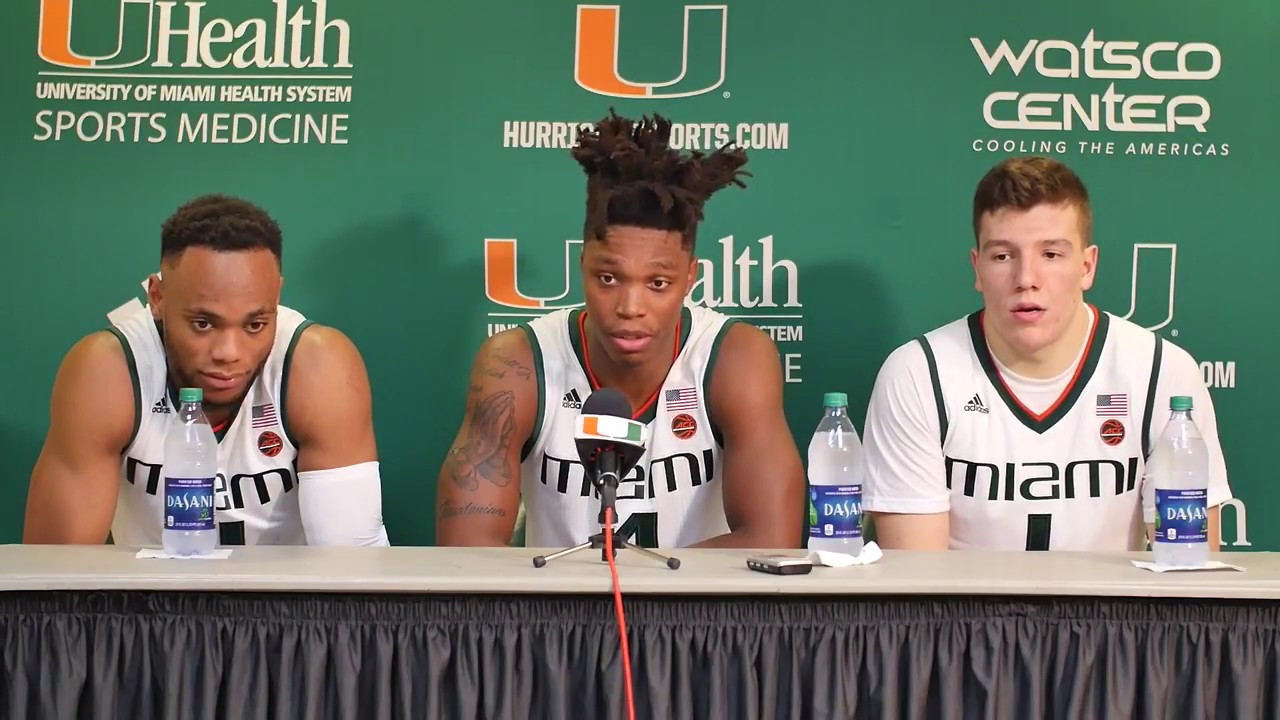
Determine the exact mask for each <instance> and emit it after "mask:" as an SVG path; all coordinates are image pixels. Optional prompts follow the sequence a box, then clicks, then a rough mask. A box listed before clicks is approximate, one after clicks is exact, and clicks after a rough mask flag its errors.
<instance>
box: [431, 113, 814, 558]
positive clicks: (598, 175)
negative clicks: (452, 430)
mask: <svg viewBox="0 0 1280 720" xmlns="http://www.w3.org/2000/svg"><path fill="white" fill-rule="evenodd" d="M670 132H671V123H670V122H669V121H668V120H666V119H664V118H662V117H659V116H655V117H653V118H652V119H650V118H648V117H645V118H643V119H642V120H640V121H639V122H633V121H631V120H628V119H626V118H622V117H619V116H618V115H617V114H615V113H612V112H611V113H610V115H609V117H606V118H604V119H603V120H601V121H600V122H599V123H597V124H596V126H595V127H594V128H593V129H590V130H586V131H584V132H582V133H581V134H580V135H579V137H578V143H577V145H576V147H574V148H573V150H572V155H573V158H574V159H575V160H576V161H577V162H578V163H579V164H580V165H581V166H582V168H583V169H584V171H585V172H586V176H587V199H586V219H585V223H584V234H583V237H584V240H585V242H584V243H583V250H582V255H581V259H580V267H581V272H582V282H583V296H584V299H585V307H583V308H575V309H566V310H560V311H556V312H552V313H550V314H548V315H545V316H542V317H540V318H538V319H535V320H533V321H532V322H530V323H528V324H526V325H523V326H521V327H519V328H514V329H511V330H508V331H505V332H502V333H499V334H496V335H494V336H493V337H491V338H489V339H488V340H487V341H486V342H485V343H484V345H483V346H482V347H481V348H480V351H479V353H478V354H477V356H476V359H475V362H474V365H473V367H472V372H471V386H470V390H469V392H468V394H467V403H466V412H465V415H464V417H463V420H462V425H461V428H460V429H459V431H458V435H457V438H456V439H455V441H454V443H453V445H452V447H451V448H450V450H449V453H448V456H447V457H446V459H445V461H444V465H443V467H442V468H441V471H440V477H439V489H438V495H437V524H436V533H437V540H438V542H439V543H440V544H444V545H504V544H507V542H508V541H509V538H510V537H511V535H512V530H513V528H514V526H515V523H516V515H517V510H518V508H519V505H520V503H521V500H522V499H523V502H524V507H525V516H526V527H525V544H526V545H528V546H530V547H563V546H568V545H573V544H576V543H578V542H581V541H583V540H584V539H585V538H587V537H588V536H590V535H591V534H592V533H594V532H597V531H599V529H600V526H599V522H598V521H599V514H598V513H599V503H598V502H597V501H595V500H594V499H593V497H592V492H591V486H590V484H589V483H587V482H586V481H585V480H584V478H583V471H582V468H581V466H580V465H578V464H577V462H576V458H577V451H576V450H575V448H574V441H573V424H574V420H575V418H576V417H577V416H578V414H579V413H580V412H581V403H582V401H583V399H585V398H586V397H587V396H588V395H590V394H591V393H592V392H594V391H596V390H598V389H600V388H602V387H610V388H614V389H616V390H618V391H620V392H621V393H623V395H625V396H626V397H627V399H628V400H629V401H630V404H631V407H632V408H634V410H635V413H634V418H635V419H636V420H639V421H641V422H644V423H646V424H648V426H649V431H650V441H649V443H648V446H647V448H646V452H645V456H644V457H643V458H642V459H641V460H640V462H639V463H638V464H637V466H636V469H634V470H632V471H631V472H630V473H629V474H628V475H627V477H625V478H624V479H623V482H622V484H621V486H620V487H619V489H618V500H617V522H618V528H617V531H616V534H617V535H618V536H619V537H623V538H626V539H628V540H630V541H631V542H634V543H636V544H638V545H641V546H644V547H662V548H670V547H688V546H694V545H698V546H704V547H738V548H780V547H795V546H798V544H799V542H800V538H801V521H802V519H803V509H804V471H803V466H802V465H801V462H800V455H799V452H798V451H797V450H796V446H795V443H794V441H793V440H792V437H791V433H790V431H789V430H788V428H787V423H786V418H785V417H784V415H783V410H782V372H781V367H780V362H779V359H778V351H777V348H776V347H775V346H774V344H773V341H772V340H771V339H770V338H769V336H768V335H767V334H765V333H764V332H762V331H761V330H760V329H758V328H756V327H754V326H751V325H748V324H745V323H736V322H734V321H732V320H731V319H730V318H728V317H726V316H725V315H722V314H720V313H718V312H716V311H714V310H710V309H707V308H702V307H693V306H691V305H688V304H686V302H685V300H686V298H687V297H688V295H689V291H690V290H691V288H692V287H693V284H694V281H695V280H696V277H697V269H698V264H697V261H696V257H695V254H694V244H695V241H696V235H697V226H698V222H699V221H700V220H702V218H703V208H704V207H705V205H706V202H707V200H708V199H710V197H711V196H712V195H713V194H714V193H716V192H717V191H719V190H721V189H723V188H725V187H727V186H729V185H737V186H738V187H746V185H745V183H743V181H742V180H741V176H745V175H748V173H746V172H745V171H743V170H742V166H743V165H745V164H746V161H747V159H746V154H745V153H744V152H743V151H742V150H740V149H730V148H721V149H719V150H716V151H714V152H711V153H709V154H703V153H699V152H692V153H689V154H681V153H680V152H678V151H677V150H674V149H672V148H671V147H670V144H669V139H670Z"/></svg>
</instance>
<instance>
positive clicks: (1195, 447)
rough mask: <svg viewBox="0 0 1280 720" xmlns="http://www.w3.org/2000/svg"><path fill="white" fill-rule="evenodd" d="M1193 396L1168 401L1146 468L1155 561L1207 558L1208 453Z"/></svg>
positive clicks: (1187, 562) (1179, 563) (1189, 562)
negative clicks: (1167, 411) (1152, 493)
mask: <svg viewBox="0 0 1280 720" xmlns="http://www.w3.org/2000/svg"><path fill="white" fill-rule="evenodd" d="M1191 405H1192V402H1191V398H1189V397H1186V396H1181V395H1180V396H1175V397H1173V398H1171V399H1170V401H1169V408H1170V410H1171V411H1172V412H1171V415H1170V418H1169V424H1168V425H1166V426H1165V429H1164V432H1163V433H1161V435H1160V440H1159V443H1158V444H1157V445H1156V447H1155V452H1154V453H1152V457H1151V462H1150V465H1149V466H1148V468H1147V473H1148V475H1149V478H1150V482H1151V484H1152V486H1153V487H1154V488H1155V506H1156V512H1155V542H1154V543H1153V546H1152V550H1153V552H1154V555H1155V562H1156V565H1158V566H1162V567H1187V566H1197V565H1203V564H1205V563H1206V562H1208V561H1209V510H1208V494H1209V454H1208V449H1207V448H1206V446H1205V443H1204V437H1203V436H1201V435H1200V431H1199V430H1198V429H1197V428H1196V424H1195V422H1193V421H1192V419H1191Z"/></svg>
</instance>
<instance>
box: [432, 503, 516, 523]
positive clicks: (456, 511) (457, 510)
mask: <svg viewBox="0 0 1280 720" xmlns="http://www.w3.org/2000/svg"><path fill="white" fill-rule="evenodd" d="M474 515H488V516H490V517H506V516H507V511H506V510H503V509H502V508H500V507H496V506H494V505H476V504H475V503H470V502H469V503H467V504H466V505H462V506H461V507H459V506H457V505H454V504H453V503H451V502H448V501H446V502H445V503H444V504H442V505H441V506H440V519H441V520H447V519H449V518H455V517H469V516H474Z"/></svg>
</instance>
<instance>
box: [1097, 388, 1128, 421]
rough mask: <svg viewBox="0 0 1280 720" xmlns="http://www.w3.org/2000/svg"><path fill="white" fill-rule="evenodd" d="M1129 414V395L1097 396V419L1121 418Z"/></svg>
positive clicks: (1111, 394) (1110, 394)
mask: <svg viewBox="0 0 1280 720" xmlns="http://www.w3.org/2000/svg"><path fill="white" fill-rule="evenodd" d="M1128 414H1129V393H1109V394H1106V395H1099V396H1098V417H1112V416H1119V417H1123V416H1125V415H1128Z"/></svg>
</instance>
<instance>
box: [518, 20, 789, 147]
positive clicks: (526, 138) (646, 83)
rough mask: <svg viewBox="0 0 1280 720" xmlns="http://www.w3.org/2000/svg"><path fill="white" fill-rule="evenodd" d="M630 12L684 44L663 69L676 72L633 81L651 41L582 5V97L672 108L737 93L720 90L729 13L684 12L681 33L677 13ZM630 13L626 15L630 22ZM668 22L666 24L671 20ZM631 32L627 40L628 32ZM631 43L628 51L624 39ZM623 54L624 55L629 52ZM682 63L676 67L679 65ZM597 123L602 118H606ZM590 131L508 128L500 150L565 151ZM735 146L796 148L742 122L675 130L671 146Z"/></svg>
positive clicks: (563, 125) (776, 127)
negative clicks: (627, 66) (676, 102)
mask: <svg viewBox="0 0 1280 720" xmlns="http://www.w3.org/2000/svg"><path fill="white" fill-rule="evenodd" d="M629 7H634V8H635V9H634V10H633V11H631V12H633V13H635V14H637V15H642V16H643V19H653V18H654V16H655V15H657V17H659V18H660V19H661V20H662V22H661V24H660V25H657V26H655V27H656V32H658V33H659V34H662V33H669V36H668V37H671V38H676V37H678V38H681V44H680V50H679V53H680V54H679V57H678V58H675V59H671V58H666V59H668V60H670V61H671V62H669V63H667V64H666V65H664V67H666V66H671V67H678V68H679V70H678V71H674V70H673V71H672V72H671V73H670V74H669V75H667V76H666V77H663V78H644V79H641V78H638V77H637V78H633V77H631V73H629V72H624V71H623V70H622V67H624V60H623V59H624V58H633V59H645V58H646V55H645V50H646V47H645V45H644V43H643V42H642V41H643V39H644V38H645V37H646V36H645V35H644V34H642V33H641V32H640V31H637V30H635V29H634V28H635V25H632V24H631V21H627V22H623V19H622V18H623V12H622V8H621V7H620V6H618V5H579V6H578V8H577V13H576V24H575V26H574V27H575V31H574V40H573V42H574V45H573V48H574V50H573V76H572V77H573V79H574V81H575V82H576V83H577V84H578V86H579V87H581V88H582V89H583V90H585V91H587V92H590V93H593V94H595V95H600V96H603V97H615V98H634V99H641V100H644V99H653V100H660V99H661V100H670V99H678V98H688V97H695V96H700V95H706V94H708V93H717V92H718V93H719V94H720V96H721V97H722V98H724V99H726V100H728V99H730V98H731V97H732V92H730V91H729V90H725V89H723V88H724V86H725V82H726V79H727V78H728V67H729V57H730V52H729V7H728V6H727V5H686V6H685V7H684V8H683V13H682V15H683V19H684V25H683V27H681V26H680V25H679V24H678V22H677V21H678V19H679V18H680V17H681V15H677V14H676V13H675V12H673V11H658V10H653V9H650V8H649V7H648V6H647V4H646V3H639V2H635V3H632V4H631V5H630V6H629ZM630 14H631V13H628V17H630ZM668 18H669V20H668ZM626 27H631V28H632V31H631V33H630V34H628V33H627V32H626V31H625V30H624V28H626ZM624 37H626V38H634V40H633V41H632V42H631V43H626V42H624V41H623V38H624ZM624 46H625V47H624ZM675 60H678V65H676V64H675ZM600 115H604V112H601V113H600ZM590 127H591V121H590V120H582V119H579V120H504V121H503V123H502V147H504V148H513V149H567V148H571V147H573V146H574V144H575V143H576V142H577V138H578V131H579V130H581V129H585V128H590ZM730 143H733V144H734V145H736V146H738V147H742V148H746V149H748V150H786V149H787V148H788V147H789V146H790V143H791V138H790V125H789V124H788V123H786V122H777V121H762V120H759V119H738V120H736V121H734V122H726V121H710V122H701V121H699V122H680V123H675V124H674V125H673V126H672V128H671V144H672V146H673V147H675V148H677V149H681V150H714V149H716V148H719V147H723V146H725V145H728V144H730Z"/></svg>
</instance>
